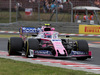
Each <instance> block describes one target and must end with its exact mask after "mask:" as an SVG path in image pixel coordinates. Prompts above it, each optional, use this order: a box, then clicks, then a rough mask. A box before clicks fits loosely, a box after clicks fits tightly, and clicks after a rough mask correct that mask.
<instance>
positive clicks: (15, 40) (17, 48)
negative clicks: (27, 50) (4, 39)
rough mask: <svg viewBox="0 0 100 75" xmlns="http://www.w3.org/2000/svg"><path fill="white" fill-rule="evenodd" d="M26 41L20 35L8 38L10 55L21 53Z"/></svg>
mask: <svg viewBox="0 0 100 75" xmlns="http://www.w3.org/2000/svg"><path fill="white" fill-rule="evenodd" d="M23 45H24V42H23V40H22V38H20V37H11V38H10V39H9V40H8V53H9V55H21V53H20V52H21V51H22V49H23Z"/></svg>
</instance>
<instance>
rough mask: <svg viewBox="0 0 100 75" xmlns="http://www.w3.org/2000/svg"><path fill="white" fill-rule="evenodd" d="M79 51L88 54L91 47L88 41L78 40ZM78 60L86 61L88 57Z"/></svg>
mask: <svg viewBox="0 0 100 75" xmlns="http://www.w3.org/2000/svg"><path fill="white" fill-rule="evenodd" d="M76 46H77V51H83V52H86V53H88V51H89V47H88V43H87V41H86V40H77V41H76ZM76 59H77V60H86V59H87V57H77V58H76Z"/></svg>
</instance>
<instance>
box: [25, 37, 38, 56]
mask: <svg viewBox="0 0 100 75" xmlns="http://www.w3.org/2000/svg"><path fill="white" fill-rule="evenodd" d="M25 49H26V52H25V56H26V57H27V58H28V55H30V53H29V49H32V50H39V41H38V40H37V39H32V38H31V39H28V40H27V42H26V45H25ZM34 57H36V56H34Z"/></svg>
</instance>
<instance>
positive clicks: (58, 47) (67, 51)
mask: <svg viewBox="0 0 100 75" xmlns="http://www.w3.org/2000/svg"><path fill="white" fill-rule="evenodd" d="M32 33H36V34H37V33H38V34H37V36H36V37H34V35H32ZM24 34H31V35H32V36H31V37H26V36H24ZM58 35H59V32H57V31H55V28H52V27H50V26H49V24H47V26H43V27H42V28H40V29H39V28H38V30H37V29H34V28H29V27H21V28H20V37H11V38H10V39H9V41H8V53H9V55H25V56H26V57H38V56H42V57H54V58H69V57H73V58H77V60H86V59H87V58H91V51H89V47H88V43H87V41H85V40H77V41H73V40H70V39H68V38H66V39H60V38H59V37H58ZM66 37H68V36H66Z"/></svg>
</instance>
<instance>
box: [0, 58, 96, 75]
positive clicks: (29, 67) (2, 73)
mask: <svg viewBox="0 0 100 75" xmlns="http://www.w3.org/2000/svg"><path fill="white" fill-rule="evenodd" d="M0 75H97V74H93V73H88V72H84V71H76V70H69V69H64V68H57V67H50V66H43V65H40V64H32V63H28V62H21V61H14V60H10V59H3V58H0Z"/></svg>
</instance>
